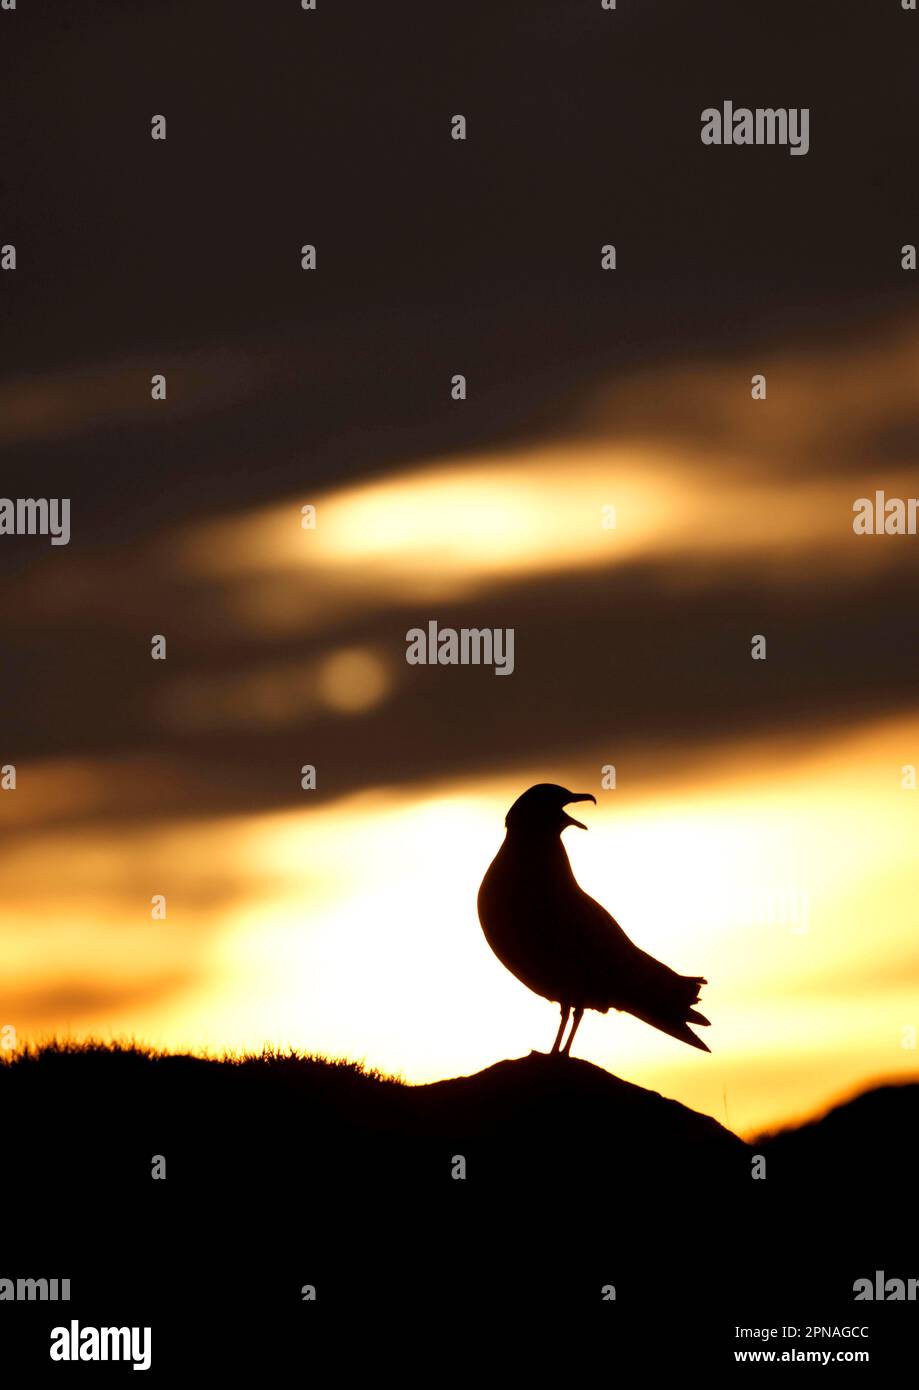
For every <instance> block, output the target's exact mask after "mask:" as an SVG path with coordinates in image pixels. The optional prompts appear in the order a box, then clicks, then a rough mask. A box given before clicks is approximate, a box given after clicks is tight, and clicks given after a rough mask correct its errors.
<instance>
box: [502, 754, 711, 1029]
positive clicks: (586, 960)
mask: <svg viewBox="0 0 919 1390" xmlns="http://www.w3.org/2000/svg"><path fill="white" fill-rule="evenodd" d="M573 801H592V802H593V803H594V805H596V797H595V796H592V795H591V794H590V792H569V791H566V790H565V788H564V787H558V786H555V785H554V784H553V783H551V782H541V783H539V784H538V785H537V786H535V787H530V789H529V790H528V791H525V792H524V793H523V795H522V796H519V797H518V798H517V800H516V801H515V802H514V804H513V806H512V807H511V809H510V810H509V811H508V813H507V816H506V817H505V821H504V824H505V825H506V827H507V834H506V836H505V838H504V843H503V844H502V846H501V848H500V849H499V850H498V853H497V854H496V856H495V858H494V859H493V860H492V862H491V864H490V865H489V867H488V870H487V872H486V874H485V877H484V878H483V879H482V884H481V887H480V888H479V896H478V910H479V921H480V922H481V924H482V930H483V932H484V933H485V939H486V940H487V942H488V944H489V946H490V947H491V949H492V950H493V951H494V953H495V955H496V956H497V957H498V959H499V960H500V961H501V963H502V964H503V965H506V966H507V968H508V970H510V972H511V974H513V975H516V976H517V979H518V980H521V981H522V982H523V984H525V985H527V986H528V988H529V989H531V990H533V991H534V992H535V993H536V994H541V995H543V997H544V998H546V999H551V1000H552V1001H553V1002H554V1003H556V1004H558V1005H559V1006H560V1008H561V1013H562V1019H561V1023H560V1024H559V1029H558V1033H557V1034H556V1037H555V1042H554V1044H553V1046H552V1052H553V1053H557V1052H558V1051H559V1049H560V1048H561V1042H562V1037H563V1035H564V1032H565V1027H566V1025H567V1023H568V1018H569V1015H570V1013H571V1010H572V1009H574V1022H573V1024H572V1027H571V1032H570V1033H569V1035H568V1040H567V1042H566V1043H565V1046H564V1048H563V1049H562V1051H563V1053H564V1054H566V1055H567V1054H568V1053H569V1052H570V1051H571V1043H572V1041H573V1039H574V1035H575V1033H576V1032H577V1029H578V1025H579V1023H580V1022H581V1018H582V1016H583V1014H584V1010H585V1009H596V1010H598V1011H599V1012H600V1013H607V1012H608V1010H609V1009H618V1010H621V1011H624V1012H625V1013H630V1014H634V1016H635V1017H636V1018H640V1019H643V1020H644V1022H645V1023H650V1024H651V1026H652V1027H653V1028H659V1029H660V1030H661V1032H663V1033H669V1035H670V1036H671V1037H672V1038H677V1039H679V1041H680V1042H685V1043H689V1045H690V1047H698V1048H701V1049H702V1051H703V1052H708V1051H709V1049H708V1048H707V1047H706V1045H705V1043H704V1042H703V1041H702V1039H701V1038H699V1037H697V1036H696V1034H695V1033H693V1032H692V1030H691V1029H690V1028H689V1027H688V1023H689V1021H692V1022H693V1023H701V1024H705V1025H707V1024H708V1019H707V1018H705V1017H704V1016H703V1015H702V1014H700V1013H698V1012H697V1011H696V1010H695V1009H694V1008H693V1007H692V1006H693V1004H696V1003H698V1001H699V990H700V987H701V986H702V985H704V984H707V983H708V981H707V980H704V979H703V978H702V976H701V975H678V974H677V973H676V971H674V970H671V969H670V968H669V966H666V965H663V964H662V963H661V962H660V961H658V960H655V959H654V957H653V956H649V955H648V954H647V953H646V952H645V951H642V950H641V949H640V948H639V947H638V946H636V945H635V944H634V942H632V941H630V940H629V938H628V937H627V936H626V934H625V932H624V931H623V930H622V928H621V927H620V925H619V923H618V922H617V921H616V919H615V918H614V917H612V916H611V915H610V913H608V912H607V911H606V908H604V907H601V906H600V904H599V903H598V902H596V901H595V900H594V899H593V898H591V897H589V896H588V894H587V893H585V892H584V890H583V888H582V887H581V886H580V884H579V883H578V881H577V879H576V878H575V876H574V873H573V872H572V869H571V865H570V863H569V862H568V855H567V854H566V852H565V847H564V845H563V844H562V841H561V832H562V831H563V830H564V829H566V827H567V826H569V825H576V826H578V828H579V829H581V830H586V829H587V826H586V825H584V824H583V823H582V822H581V821H579V820H575V819H574V818H573V817H572V816H569V815H568V813H567V812H566V811H565V807H566V806H567V805H569V803H571V802H573Z"/></svg>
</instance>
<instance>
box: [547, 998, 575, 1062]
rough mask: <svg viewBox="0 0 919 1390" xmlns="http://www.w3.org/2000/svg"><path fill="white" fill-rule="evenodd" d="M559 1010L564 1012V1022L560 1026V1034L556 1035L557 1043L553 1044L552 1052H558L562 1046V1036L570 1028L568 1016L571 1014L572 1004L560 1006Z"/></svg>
mask: <svg viewBox="0 0 919 1390" xmlns="http://www.w3.org/2000/svg"><path fill="white" fill-rule="evenodd" d="M559 1008H560V1009H561V1011H562V1021H561V1023H560V1024H559V1025H558V1032H557V1033H556V1035H555V1042H554V1043H553V1044H552V1052H558V1049H559V1047H560V1046H561V1041H562V1034H563V1033H564V1031H565V1029H566V1027H567V1026H568V1015H569V1014H570V1013H571V1005H570V1004H560V1005H559ZM550 1055H551V1054H550Z"/></svg>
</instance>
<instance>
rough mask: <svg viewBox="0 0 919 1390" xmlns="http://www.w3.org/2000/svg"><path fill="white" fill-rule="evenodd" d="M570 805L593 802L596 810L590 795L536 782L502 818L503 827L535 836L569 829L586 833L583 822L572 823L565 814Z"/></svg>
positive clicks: (593, 797) (558, 832)
mask: <svg viewBox="0 0 919 1390" xmlns="http://www.w3.org/2000/svg"><path fill="white" fill-rule="evenodd" d="M572 801H592V802H593V803H594V805H595V806H596V804H597V798H596V797H595V796H592V795H591V793H590V792H570V791H568V790H567V789H566V788H565V787H557V786H556V785H555V783H554V782H539V783H538V784H537V785H536V786H535V787H530V788H529V790H528V791H525V792H524V793H523V795H522V796H518V798H517V800H516V801H515V802H514V804H513V806H512V807H511V809H510V810H509V811H508V813H507V815H506V816H505V817H504V824H505V825H506V826H507V828H508V830H514V831H518V830H520V831H523V832H524V833H530V834H536V835H560V834H561V832H562V831H563V830H564V829H565V827H566V826H569V825H576V826H577V827H578V829H579V830H586V829H587V826H586V825H584V823H583V822H582V821H579V820H575V819H574V816H569V815H568V813H567V811H566V810H565V807H566V806H568V805H569V804H570V803H571V802H572Z"/></svg>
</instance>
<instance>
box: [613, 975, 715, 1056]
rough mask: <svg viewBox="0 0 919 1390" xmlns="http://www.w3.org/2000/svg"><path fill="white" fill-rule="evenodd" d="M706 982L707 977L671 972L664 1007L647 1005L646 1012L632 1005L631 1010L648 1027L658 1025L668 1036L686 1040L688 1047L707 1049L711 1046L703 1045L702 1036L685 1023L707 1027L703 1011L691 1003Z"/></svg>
mask: <svg viewBox="0 0 919 1390" xmlns="http://www.w3.org/2000/svg"><path fill="white" fill-rule="evenodd" d="M707 984H708V981H707V980H705V979H703V977H702V976H701V975H674V977H673V981H672V984H671V988H670V989H669V990H668V995H669V998H668V999H667V1001H666V1004H665V1005H664V1007H661V1008H657V1009H651V1010H649V1011H648V1012H647V1013H640V1012H639V1011H638V1009H634V1008H633V1009H632V1010H631V1012H632V1013H634V1014H635V1015H636V1017H638V1018H641V1019H644V1021H645V1022H646V1023H650V1024H651V1025H652V1027H654V1028H659V1029H660V1030H661V1032H662V1033H669V1035H670V1037H671V1038H676V1039H677V1040H678V1041H679V1042H684V1043H688V1044H689V1046H690V1047H697V1048H699V1050H700V1051H701V1052H710V1051H711V1048H709V1047H706V1045H705V1043H704V1042H703V1041H702V1039H701V1038H700V1037H698V1036H697V1035H696V1034H695V1033H694V1032H693V1031H692V1029H691V1028H690V1027H689V1026H688V1024H689V1023H690V1022H692V1023H697V1024H698V1023H701V1024H702V1025H703V1027H705V1028H708V1027H709V1021H708V1019H707V1018H706V1017H705V1015H704V1014H700V1013H699V1011H698V1009H694V1008H693V1007H692V1006H693V1004H698V1002H699V991H700V990H701V988H702V986H703V985H707Z"/></svg>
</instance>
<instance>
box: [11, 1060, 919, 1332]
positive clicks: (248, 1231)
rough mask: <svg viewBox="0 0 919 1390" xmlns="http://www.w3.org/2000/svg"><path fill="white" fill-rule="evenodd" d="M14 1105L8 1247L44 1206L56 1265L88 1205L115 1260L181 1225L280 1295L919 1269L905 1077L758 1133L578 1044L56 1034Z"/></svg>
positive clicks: (712, 1283)
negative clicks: (479, 1066) (193, 1040)
mask: <svg viewBox="0 0 919 1390" xmlns="http://www.w3.org/2000/svg"><path fill="white" fill-rule="evenodd" d="M0 1108H2V1114H3V1117H4V1125H5V1132H6V1134H7V1135H10V1136H15V1142H10V1143H8V1144H7V1145H6V1146H5V1165H4V1176H5V1179H6V1190H7V1192H8V1193H15V1194H16V1202H15V1204H14V1207H13V1210H12V1213H11V1218H12V1220H11V1226H10V1227H9V1228H8V1236H7V1243H8V1248H9V1249H10V1250H13V1249H17V1248H18V1249H21V1250H23V1251H24V1252H26V1254H25V1255H24V1258H26V1257H27V1262H28V1263H29V1264H30V1265H32V1264H34V1263H35V1260H36V1259H37V1258H38V1256H37V1254H36V1253H35V1252H36V1251H37V1250H38V1249H39V1246H38V1244H37V1242H38V1239H39V1235H38V1232H40V1230H41V1229H42V1227H41V1225H40V1223H39V1224H36V1216H35V1214H36V1213H37V1212H38V1213H42V1214H43V1219H44V1220H45V1221H46V1223H47V1227H48V1230H50V1231H52V1232H53V1240H54V1244H53V1246H49V1247H48V1249H49V1250H51V1251H52V1254H49V1255H48V1257H47V1258H48V1260H50V1261H51V1263H52V1264H54V1263H55V1262H57V1263H58V1264H59V1263H60V1261H61V1258H62V1256H61V1255H60V1254H59V1253H54V1252H59V1251H61V1250H63V1251H67V1250H70V1249H72V1248H79V1249H80V1250H81V1251H82V1252H83V1254H84V1256H85V1258H86V1259H89V1258H90V1253H89V1247H87V1245H86V1230H87V1224H86V1223H87V1213H91V1228H92V1231H93V1241H94V1245H93V1247H92V1249H93V1250H96V1249H98V1250H100V1251H105V1250H108V1251H109V1253H108V1255H107V1256H106V1268H107V1269H111V1268H115V1267H117V1261H116V1260H115V1259H114V1257H113V1256H112V1254H111V1250H112V1249H113V1248H116V1247H117V1246H118V1245H119V1242H122V1241H123V1242H125V1249H126V1252H127V1253H126V1254H125V1255H124V1258H126V1259H128V1260H129V1261H131V1262H133V1261H134V1260H135V1258H136V1250H137V1249H138V1248H140V1247H141V1246H143V1248H144V1250H148V1249H154V1248H165V1247H166V1246H169V1248H170V1249H173V1248H174V1249H182V1250H186V1249H188V1248H189V1242H191V1244H192V1247H193V1248H194V1249H195V1250H197V1251H199V1252H206V1254H207V1258H208V1259H209V1260H211V1261H216V1260H219V1259H220V1258H225V1259H226V1260H227V1261H228V1262H230V1264H232V1267H234V1268H238V1267H239V1264H240V1260H247V1261H250V1262H251V1263H252V1267H253V1268H259V1269H261V1270H263V1271H265V1272H264V1273H263V1274H262V1275H261V1276H260V1278H261V1284H260V1285H259V1287H260V1288H261V1289H262V1292H263V1293H264V1294H265V1297H266V1298H267V1297H268V1296H269V1292H270V1290H271V1289H272V1288H276V1287H280V1286H281V1285H284V1286H285V1287H286V1286H287V1285H286V1282H285V1281H290V1280H294V1281H296V1280H297V1279H300V1280H301V1282H302V1281H303V1280H305V1278H306V1275H307V1273H308V1271H309V1270H312V1269H320V1270H321V1271H322V1272H323V1277H324V1280H325V1287H326V1288H327V1289H328V1288H330V1287H332V1288H334V1287H335V1286H336V1280H337V1281H338V1288H339V1289H340V1291H341V1297H342V1299H343V1300H345V1301H347V1299H348V1298H350V1297H351V1296H352V1295H354V1296H356V1294H355V1290H357V1289H362V1290H363V1289H365V1288H366V1285H367V1283H368V1281H370V1282H371V1283H374V1281H376V1282H375V1283H374V1287H376V1284H379V1285H380V1288H381V1289H382V1288H389V1289H390V1290H391V1293H392V1298H393V1299H394V1300H396V1301H397V1302H398V1299H397V1293H398V1292H399V1291H401V1293H399V1297H403V1298H404V1297H406V1296H407V1295H406V1292H405V1291H406V1289H407V1288H409V1287H411V1289H412V1294H411V1296H412V1298H414V1299H415V1301H416V1302H417V1301H418V1300H419V1299H423V1298H425V1297H427V1296H430V1298H431V1299H432V1301H433V1302H435V1303H436V1302H437V1300H438V1299H441V1300H442V1299H443V1298H444V1297H446V1295H445V1294H444V1285H443V1280H444V1279H445V1278H446V1279H448V1281H451V1282H450V1294H449V1297H450V1298H451V1299H460V1298H468V1299H470V1300H475V1299H480V1300H481V1299H484V1298H494V1299H500V1300H502V1301H504V1302H506V1301H507V1300H508V1299H512V1298H513V1297H514V1296H515V1294H514V1290H516V1291H517V1292H516V1296H517V1297H519V1298H520V1299H521V1300H522V1301H523V1302H526V1301H527V1298H528V1297H532V1288H531V1282H530V1281H531V1277H536V1278H538V1279H544V1278H547V1277H550V1276H551V1278H552V1280H554V1281H555V1284H556V1286H557V1288H556V1295H555V1296H556V1297H561V1293H560V1292H559V1290H560V1289H561V1288H562V1282H561V1275H560V1271H561V1270H563V1269H564V1270H565V1271H566V1273H565V1277H564V1281H563V1285H564V1290H565V1296H566V1297H568V1298H570V1299H573V1300H574V1301H575V1302H577V1301H578V1300H581V1301H583V1300H588V1301H591V1300H595V1299H596V1298H597V1296H598V1294H597V1290H598V1289H599V1288H600V1286H601V1284H602V1283H603V1282H604V1281H606V1280H608V1279H610V1278H613V1279H614V1282H615V1279H616V1278H618V1279H620V1280H623V1279H625V1280H627V1282H628V1286H629V1287H630V1288H631V1289H632V1291H633V1296H634V1297H635V1298H636V1299H637V1298H639V1297H643V1298H646V1299H647V1300H649V1306H651V1304H652V1303H653V1301H654V1298H655V1297H656V1295H655V1289H658V1290H659V1288H660V1283H661V1280H662V1279H663V1280H671V1279H673V1278H677V1279H679V1280H680V1281H682V1282H681V1285H680V1287H681V1297H683V1298H684V1299H690V1298H694V1299H696V1300H698V1301H700V1302H705V1301H706V1300H711V1298H713V1297H714V1296H715V1292H716V1291H717V1290H718V1289H721V1290H722V1292H723V1293H724V1294H725V1295H732V1294H733V1293H734V1292H735V1290H734V1287H733V1283H732V1280H733V1278H734V1276H733V1274H732V1271H734V1270H736V1269H738V1268H743V1269H744V1271H745V1275H744V1278H745V1283H744V1292H745V1294H746V1296H749V1297H753V1295H754V1294H755V1293H757V1290H758V1291H759V1293H758V1295H757V1296H762V1297H767V1296H770V1295H775V1296H778V1295H779V1294H783V1293H787V1292H789V1291H790V1290H791V1288H792V1286H793V1285H794V1284H795V1281H797V1282H798V1284H799V1285H800V1291H801V1294H802V1297H807V1296H809V1291H811V1290H815V1289H816V1290H823V1291H824V1292H826V1291H827V1290H829V1291H830V1292H831V1293H832V1296H833V1297H834V1298H837V1299H851V1290H852V1282H853V1279H854V1278H856V1277H860V1276H861V1275H863V1274H864V1273H866V1272H868V1273H869V1274H870V1273H871V1272H872V1271H874V1270H875V1269H879V1268H886V1267H889V1268H890V1269H896V1270H899V1268H900V1265H902V1267H903V1272H905V1273H909V1272H910V1270H911V1268H912V1264H913V1263H914V1253H913V1252H912V1246H913V1245H914V1244H915V1219H914V1215H913V1209H914V1202H913V1195H912V1188H911V1183H912V1171H913V1169H912V1163H911V1158H910V1156H911V1155H912V1154H914V1153H915V1138H916V1115H917V1111H919V1085H915V1084H914V1085H902V1086H886V1087H881V1088H879V1089H877V1090H875V1091H872V1092H868V1093H866V1094H865V1095H862V1096H860V1097H858V1099H856V1100H853V1101H851V1102H849V1103H847V1104H845V1105H843V1106H840V1107H838V1108H837V1109H835V1110H833V1111H831V1112H830V1114H828V1115H827V1116H825V1117H824V1118H823V1119H821V1120H820V1121H818V1122H816V1123H814V1124H810V1125H805V1126H803V1127H802V1128H800V1129H797V1130H793V1131H785V1132H783V1133H781V1134H778V1135H775V1136H772V1137H765V1138H763V1139H761V1140H759V1141H757V1143H756V1144H754V1145H752V1146H751V1145H747V1144H745V1143H743V1142H742V1141H741V1140H740V1139H738V1138H737V1136H736V1135H733V1134H731V1133H730V1132H729V1131H728V1130H726V1129H724V1128H723V1127H722V1126H721V1125H719V1124H718V1123H717V1122H716V1121H715V1120H713V1119H711V1118H709V1117H707V1116H705V1115H700V1114H697V1113H696V1112H695V1111H693V1110H690V1109H688V1108H687V1107H686V1106H684V1105H680V1104H679V1103H677V1102H676V1101H673V1100H668V1099H666V1098H665V1097H663V1096H660V1095H658V1094H656V1093H655V1092H653V1091H649V1090H646V1089H644V1088H642V1087H640V1086H635V1085H632V1084H630V1083H629V1082H626V1081H623V1080H620V1079H619V1078H618V1077H615V1076H612V1075H610V1074H609V1073H608V1072H606V1071H604V1070H602V1069H601V1068H599V1067H596V1066H592V1065H591V1064H590V1063H588V1062H583V1061H576V1060H572V1059H568V1058H558V1057H551V1056H546V1055H543V1054H539V1053H531V1054H530V1056H528V1057H523V1058H519V1059H517V1060H513V1061H503V1062H498V1063H497V1064H496V1065H494V1066H491V1067H488V1068H486V1069H485V1070H484V1071H481V1072H478V1073H477V1074H475V1075H472V1076H464V1077H457V1078H454V1079H452V1080H448V1081H439V1082H436V1083H433V1084H430V1085H424V1086H408V1085H405V1084H404V1083H402V1082H400V1081H398V1080H395V1079H393V1078H390V1077H384V1076H381V1075H379V1074H374V1073H368V1072H366V1071H364V1070H363V1069H362V1068H361V1067H359V1066H357V1065H354V1064H351V1063H344V1062H332V1061H327V1060H322V1059H318V1058H303V1057H297V1056H287V1057H283V1056H271V1055H266V1056H264V1057H254V1058H248V1059H243V1060H239V1061H236V1060H224V1061H219V1062H218V1061H211V1060H204V1059H198V1058H192V1057H178V1056H164V1055H155V1054H150V1053H146V1052H144V1051H142V1050H140V1049H119V1048H105V1047H86V1048H68V1047H57V1048H50V1049H46V1050H43V1051H41V1052H40V1053H38V1054H33V1055H31V1056H25V1057H21V1058H17V1059H15V1060H13V1061H12V1062H10V1063H8V1064H6V1065H3V1066H0ZM763 1160H765V1169H764V1170H763ZM157 1164H158V1165H160V1167H161V1169H162V1170H163V1176H161V1177H156V1176H154V1168H155V1166H156V1165H157ZM757 1172H758V1174H759V1175H758V1176H757ZM7 1214H10V1213H9V1211H8V1212H7ZM17 1221H18V1222H19V1226H18V1227H17V1226H16V1222H17ZM17 1230H18V1243H17V1235H16V1231H17ZM68 1242H69V1243H68ZM80 1242H82V1243H80ZM574 1249H577V1250H578V1251H579V1252H580V1253H579V1256H578V1259H577V1261H574V1262H572V1258H571V1252H572V1251H573V1250H574ZM221 1251H222V1252H223V1255H222V1256H221V1254H220V1252H221ZM279 1251H280V1253H279ZM132 1252H135V1253H132ZM269 1252H270V1253H269ZM355 1252H359V1259H358V1258H357V1255H356V1253H355ZM145 1258H146V1257H145ZM151 1258H152V1257H151ZM202 1258H203V1256H202ZM356 1260H357V1263H355V1261H356ZM445 1260H446V1264H445ZM285 1261H289V1263H290V1269H289V1270H288V1269H287V1268H286V1265H285ZM397 1264H398V1265H399V1266H400V1270H401V1273H400V1277H399V1280H398V1281H395V1280H394V1277H393V1270H394V1268H395V1266H396V1265H397ZM403 1266H407V1268H408V1272H407V1273H406V1272H405V1268H404V1267H403ZM132 1267H133V1266H132ZM151 1268H153V1266H152V1265H151ZM434 1268H436V1269H438V1270H440V1271H441V1274H440V1276H439V1277H440V1281H441V1282H440V1283H439V1284H438V1285H437V1286H436V1287H432V1288H431V1289H430V1290H428V1289H427V1281H428V1275H427V1271H429V1270H430V1269H434ZM688 1269H691V1271H692V1276H691V1278H689V1279H687V1276H686V1271H687V1270H688ZM445 1270H446V1271H447V1272H446V1273H444V1271H445ZM617 1271H618V1273H617ZM674 1271H676V1273H674ZM614 1276H615V1277H614ZM100 1277H101V1276H100ZM406 1281H408V1282H406ZM756 1281H758V1283H757V1282H756ZM684 1285H685V1287H684ZM349 1291H350V1292H349ZM527 1291H528V1292H527ZM249 1293H250V1296H251V1297H255V1296H257V1291H255V1292H253V1291H252V1290H250V1291H249ZM285 1296H286V1295H285ZM362 1296H363V1295H362ZM379 1297H380V1299H383V1300H384V1301H385V1296H384V1294H383V1293H380V1295H379Z"/></svg>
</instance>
